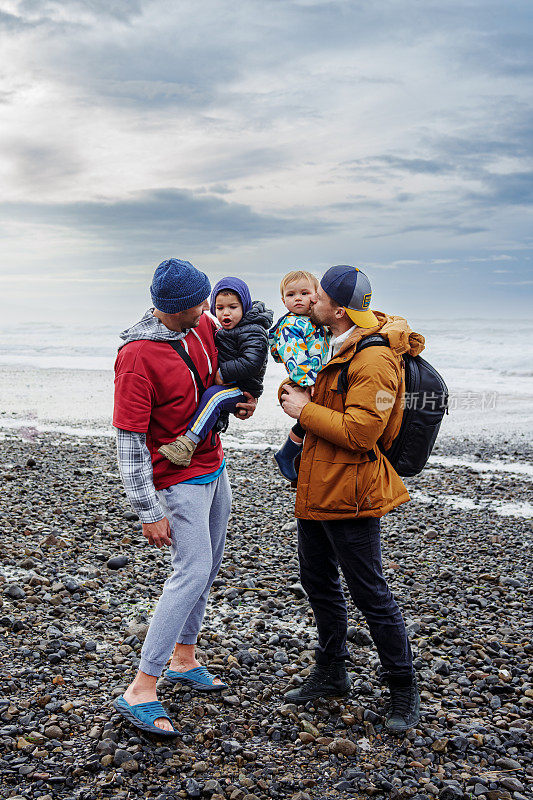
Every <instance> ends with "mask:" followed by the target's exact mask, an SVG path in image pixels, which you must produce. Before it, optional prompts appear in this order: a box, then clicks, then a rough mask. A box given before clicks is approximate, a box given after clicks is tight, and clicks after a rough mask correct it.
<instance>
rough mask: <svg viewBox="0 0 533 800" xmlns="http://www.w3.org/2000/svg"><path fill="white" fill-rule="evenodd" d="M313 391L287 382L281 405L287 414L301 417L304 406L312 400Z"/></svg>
mask: <svg viewBox="0 0 533 800" xmlns="http://www.w3.org/2000/svg"><path fill="white" fill-rule="evenodd" d="M310 400H311V392H310V391H309V389H302V388H301V387H299V386H292V385H291V384H287V386H286V387H285V390H284V391H283V394H282V395H281V407H282V409H283V410H284V412H285V413H286V414H287V416H289V417H292V418H293V419H300V414H301V413H302V410H303V408H304V407H305V406H306V405H307V404H308V403H309V402H310Z"/></svg>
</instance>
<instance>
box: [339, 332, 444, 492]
mask: <svg viewBox="0 0 533 800" xmlns="http://www.w3.org/2000/svg"><path fill="white" fill-rule="evenodd" d="M366 347H389V342H388V340H387V339H386V338H385V337H384V336H381V335H379V334H376V335H374V336H367V337H366V338H364V339H361V341H360V342H359V344H358V345H357V347H356V349H355V352H356V353H359V352H360V351H361V350H364V349H365V348H366ZM402 358H403V363H404V367H405V405H404V412H403V419H402V424H401V427H400V431H399V433H398V435H397V437H396V438H395V439H394V441H393V443H392V445H391V446H390V448H389V449H388V450H384V449H383V448H382V446H381V444H380V443H379V442H378V447H379V449H380V450H381V452H382V453H383V455H384V456H385V457H386V459H387V460H388V461H389V462H390V463H391V464H392V466H393V467H394V469H395V470H396V472H397V473H398V475H402V476H403V477H405V478H410V477H412V476H413V475H418V473H419V472H422V470H423V469H424V467H425V465H426V463H427V460H428V458H429V456H430V455H431V451H432V450H433V445H434V444H435V439H436V438H437V434H438V432H439V428H440V424H441V422H442V418H443V417H444V414H447V413H448V387H447V386H446V384H445V383H444V380H443V379H442V377H441V376H440V375H439V373H438V372H437V370H436V369H435V368H434V367H432V366H431V364H429V363H428V362H427V361H425V360H424V359H423V358H421V357H420V356H410V355H408V354H407V353H404V355H403V356H402ZM350 363H351V362H350V361H348V362H346V364H345V365H344V366H343V368H342V370H341V373H340V375H339V380H338V383H337V391H340V392H346V391H347V390H348V369H349V366H350Z"/></svg>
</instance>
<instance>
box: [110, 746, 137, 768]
mask: <svg viewBox="0 0 533 800" xmlns="http://www.w3.org/2000/svg"><path fill="white" fill-rule="evenodd" d="M132 759H133V753H130V751H129V750H121V749H120V748H118V749H117V750H115V755H114V757H113V764H114V765H115V766H116V767H121V766H122V764H125V763H126V762H127V761H131V760H132Z"/></svg>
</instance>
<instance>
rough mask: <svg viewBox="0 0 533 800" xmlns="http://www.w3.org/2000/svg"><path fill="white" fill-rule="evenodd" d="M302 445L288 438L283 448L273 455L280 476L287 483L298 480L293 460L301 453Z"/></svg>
mask: <svg viewBox="0 0 533 800" xmlns="http://www.w3.org/2000/svg"><path fill="white" fill-rule="evenodd" d="M301 451H302V445H301V444H298V443H297V442H293V440H292V439H291V437H290V436H289V437H288V439H287V441H286V442H285V444H284V445H283V447H282V448H281V449H280V450H278V452H277V453H274V461H275V462H276V464H277V465H278V467H279V469H280V472H281V474H282V475H283V477H284V478H287V480H288V481H295V480H297V479H298V473H297V472H296V469H295V467H294V459H295V458H296V456H297V455H298V454H299V453H301Z"/></svg>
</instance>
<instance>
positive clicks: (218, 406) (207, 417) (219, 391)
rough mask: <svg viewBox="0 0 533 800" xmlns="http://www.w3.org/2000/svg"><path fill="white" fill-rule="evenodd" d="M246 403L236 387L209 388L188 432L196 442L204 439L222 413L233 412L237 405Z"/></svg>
mask: <svg viewBox="0 0 533 800" xmlns="http://www.w3.org/2000/svg"><path fill="white" fill-rule="evenodd" d="M245 401H246V397H245V396H244V395H243V393H242V392H241V390H240V389H239V388H238V386H210V387H209V389H206V390H205V392H204V393H203V395H202V399H201V401H200V405H199V406H198V408H197V409H196V413H195V415H194V417H193V418H192V419H191V421H190V423H189V427H188V430H189V431H191V433H194V435H195V437H197V438H196V441H198V442H200V441H202V439H205V437H206V436H207V434H208V433H209V431H210V430H211V429H212V428H213V425H214V424H215V422H216V421H217V419H218V418H219V417H220V413H221V412H222V411H235V407H236V405H237V403H242V402H245Z"/></svg>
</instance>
